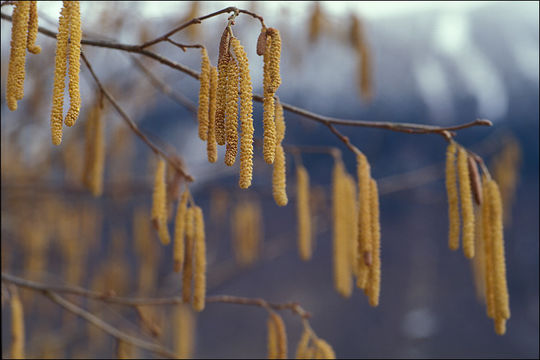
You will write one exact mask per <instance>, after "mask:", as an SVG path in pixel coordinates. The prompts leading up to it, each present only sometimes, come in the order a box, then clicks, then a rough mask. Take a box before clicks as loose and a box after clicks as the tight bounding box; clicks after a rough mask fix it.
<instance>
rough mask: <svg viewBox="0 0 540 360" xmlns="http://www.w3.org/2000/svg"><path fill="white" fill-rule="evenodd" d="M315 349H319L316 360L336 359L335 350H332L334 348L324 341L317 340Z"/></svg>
mask: <svg viewBox="0 0 540 360" xmlns="http://www.w3.org/2000/svg"><path fill="white" fill-rule="evenodd" d="M315 347H316V349H317V351H316V354H315V358H316V359H335V358H336V353H335V352H334V349H332V346H331V345H330V344H329V343H327V342H326V341H324V340H323V339H321V338H318V339H317V340H315Z"/></svg>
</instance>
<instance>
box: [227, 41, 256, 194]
mask: <svg viewBox="0 0 540 360" xmlns="http://www.w3.org/2000/svg"><path fill="white" fill-rule="evenodd" d="M231 44H232V46H233V50H234V54H235V55H236V59H237V61H238V68H239V72H240V124H241V131H242V134H241V136H240V179H239V181H238V184H239V186H240V187H241V188H242V189H247V188H248V187H249V186H250V185H251V178H252V174H253V132H254V128H253V118H252V112H253V99H252V96H253V88H252V86H251V77H250V75H249V63H248V58H247V55H246V52H245V50H244V48H243V47H242V45H240V41H238V39H236V38H233V39H232V40H231Z"/></svg>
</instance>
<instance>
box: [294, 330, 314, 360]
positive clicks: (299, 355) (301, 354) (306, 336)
mask: <svg viewBox="0 0 540 360" xmlns="http://www.w3.org/2000/svg"><path fill="white" fill-rule="evenodd" d="M310 338H311V334H310V332H309V331H308V330H307V329H306V328H304V331H303V332H302V336H301V337H300V341H298V346H297V347H296V356H295V357H296V359H307V357H306V351H307V349H308V345H309V340H310Z"/></svg>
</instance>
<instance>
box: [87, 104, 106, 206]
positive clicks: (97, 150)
mask: <svg viewBox="0 0 540 360" xmlns="http://www.w3.org/2000/svg"><path fill="white" fill-rule="evenodd" d="M92 120H93V121H94V126H93V132H94V134H93V138H92V153H93V155H92V162H91V164H90V178H89V181H90V184H89V185H90V189H91V191H92V195H94V196H101V194H102V193H103V172H104V170H105V126H104V123H103V116H102V109H101V107H100V106H99V104H96V107H95V114H94V116H93V118H92Z"/></svg>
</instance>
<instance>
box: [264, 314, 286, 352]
mask: <svg viewBox="0 0 540 360" xmlns="http://www.w3.org/2000/svg"><path fill="white" fill-rule="evenodd" d="M268 358H269V359H287V332H286V330H285V323H284V322H283V319H282V318H281V316H279V315H278V314H277V313H275V312H271V313H270V318H269V319H268Z"/></svg>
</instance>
